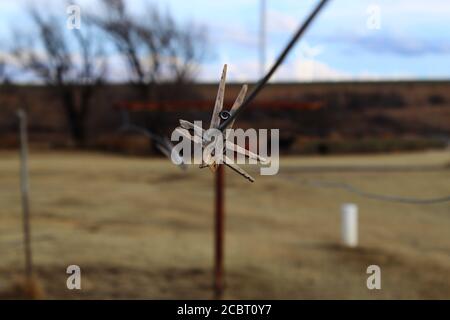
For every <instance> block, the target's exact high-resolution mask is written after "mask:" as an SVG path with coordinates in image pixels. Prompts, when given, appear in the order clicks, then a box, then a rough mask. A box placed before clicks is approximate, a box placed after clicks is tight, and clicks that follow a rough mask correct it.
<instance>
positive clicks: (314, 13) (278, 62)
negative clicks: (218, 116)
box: [219, 0, 329, 131]
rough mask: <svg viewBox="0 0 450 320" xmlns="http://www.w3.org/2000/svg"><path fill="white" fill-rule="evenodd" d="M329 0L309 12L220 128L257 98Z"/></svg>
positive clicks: (223, 128) (225, 126) (323, 0)
mask: <svg viewBox="0 0 450 320" xmlns="http://www.w3.org/2000/svg"><path fill="white" fill-rule="evenodd" d="M328 1H329V0H322V1H320V2H319V4H318V5H317V6H316V7H315V9H314V10H313V11H312V12H311V13H310V14H309V16H308V18H307V19H306V20H305V22H304V23H303V24H302V25H301V26H300V27H299V29H298V30H297V32H296V33H295V34H294V36H293V37H292V39H291V40H290V41H289V43H288V44H287V46H286V47H285V48H284V50H283V51H282V52H281V53H280V55H279V56H278V58H277V60H276V61H275V63H274V64H273V66H272V67H271V68H270V70H269V71H268V72H267V74H266V75H265V76H264V77H263V78H261V79H260V80H259V81H258V83H257V84H256V86H255V87H254V88H253V89H252V91H251V92H250V94H249V95H248V96H247V97H246V98H245V100H244V102H243V103H242V105H241V107H240V108H239V109H237V110H236V112H234V113H232V114H231V116H230V117H229V118H228V119H227V120H225V121H223V122H222V123H221V124H220V126H219V130H221V131H223V130H225V129H226V128H227V127H228V125H229V124H230V123H231V122H232V121H233V120H234V119H236V117H237V116H238V115H239V114H241V113H242V111H243V110H244V109H245V108H246V107H247V106H248V105H249V104H250V102H252V101H253V99H255V98H256V96H257V95H258V93H259V92H260V91H261V90H262V88H263V87H264V86H265V85H266V84H267V82H268V81H269V80H270V78H271V77H272V75H273V74H274V73H275V71H276V70H277V69H278V67H279V66H280V65H281V63H283V61H284V59H285V58H286V56H287V55H288V53H289V52H290V51H291V49H292V48H293V47H294V45H295V44H296V42H297V41H298V40H299V39H300V37H301V36H302V35H303V34H304V32H305V31H306V30H307V29H308V27H309V26H310V25H311V22H312V21H313V20H314V18H315V17H316V16H317V14H318V13H319V12H320V11H321V10H322V8H323V7H324V6H325V4H326V3H327V2H328Z"/></svg>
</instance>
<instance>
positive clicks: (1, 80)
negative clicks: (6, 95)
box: [0, 58, 11, 85]
mask: <svg viewBox="0 0 450 320" xmlns="http://www.w3.org/2000/svg"><path fill="white" fill-rule="evenodd" d="M6 67H7V64H6V62H5V61H4V59H2V58H0V85H3V84H9V83H10V82H11V79H10V75H9V73H8V71H7V70H6Z"/></svg>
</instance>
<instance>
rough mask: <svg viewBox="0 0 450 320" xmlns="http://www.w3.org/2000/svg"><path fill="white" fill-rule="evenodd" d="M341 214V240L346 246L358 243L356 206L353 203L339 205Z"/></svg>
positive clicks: (353, 245)
mask: <svg viewBox="0 0 450 320" xmlns="http://www.w3.org/2000/svg"><path fill="white" fill-rule="evenodd" d="M341 215H342V242H343V243H344V245H345V246H347V247H352V248H353V247H356V246H357V245H358V206H357V205H356V204H353V203H344V204H343V205H342V207H341Z"/></svg>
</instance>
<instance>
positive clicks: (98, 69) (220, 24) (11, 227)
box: [0, 0, 450, 299]
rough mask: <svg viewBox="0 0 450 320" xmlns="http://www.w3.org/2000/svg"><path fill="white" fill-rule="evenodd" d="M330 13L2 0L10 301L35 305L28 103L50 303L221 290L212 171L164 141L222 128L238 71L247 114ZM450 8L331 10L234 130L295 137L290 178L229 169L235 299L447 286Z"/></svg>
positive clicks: (287, 153) (229, 291) (2, 176)
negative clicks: (77, 286) (347, 234)
mask: <svg viewBox="0 0 450 320" xmlns="http://www.w3.org/2000/svg"><path fill="white" fill-rule="evenodd" d="M315 5H316V2H315V1H309V0H307V1H306V0H305V1H301V2H300V1H290V0H283V1H272V0H245V1H235V0H230V1H214V2H211V1H206V0H192V1H188V2H187V1H181V0H167V1H157V0H147V1H144V0H139V1H131V0H97V1H81V0H80V1H77V2H75V1H70V2H64V1H56V0H42V1H26V0H18V1H14V2H11V1H8V2H6V1H2V2H1V3H0V221H1V223H0V250H1V252H2V256H1V258H0V298H13V299H14V298H23V297H29V295H28V296H27V294H29V292H28V293H27V290H26V289H24V288H23V286H21V285H20V284H21V283H22V280H23V277H24V276H25V274H26V272H25V269H26V267H25V265H26V263H25V262H24V250H25V249H26V246H25V245H24V242H23V240H22V238H23V232H22V228H23V227H22V224H23V216H22V204H21V193H20V190H21V187H20V171H19V164H20V157H19V148H20V139H19V118H18V117H17V111H18V110H19V109H20V110H24V111H25V112H26V115H27V120H28V123H27V134H28V147H29V179H30V187H29V202H30V204H29V205H30V208H29V210H30V216H31V222H30V226H31V238H30V243H31V252H32V261H30V260H28V261H29V263H31V264H32V273H33V277H34V278H35V279H36V282H37V284H36V286H37V287H39V290H36V291H39V292H41V293H40V294H39V295H38V296H39V297H43V298H64V299H84V298H86V299H91V298H100V299H109V298H127V299H133V298H169V299H174V298H193V299H195V298H201V299H208V298H212V297H214V294H213V292H214V290H213V283H214V281H213V279H214V277H213V274H214V273H213V265H214V221H215V220H214V200H215V194H214V190H215V189H214V181H215V180H214V175H213V174H211V173H210V172H209V170H198V168H196V167H194V166H190V167H188V168H187V170H181V169H180V168H178V167H176V166H175V165H173V164H172V163H171V162H170V160H169V159H167V158H165V157H164V156H163V155H162V152H161V151H163V152H164V150H166V149H167V148H168V145H167V144H164V143H162V144H161V141H162V140H163V139H164V137H170V135H171V133H172V131H173V130H174V128H175V127H176V126H177V125H178V121H179V119H186V120H189V121H194V120H202V121H203V122H204V123H209V118H210V116H211V112H212V108H213V105H214V100H215V97H216V94H217V86H218V81H219V78H220V74H221V70H222V67H223V65H224V64H227V65H228V77H227V87H226V93H225V108H227V109H228V108H230V107H231V105H232V103H233V101H234V99H235V97H236V96H237V95H238V92H239V90H240V88H241V86H242V84H243V83H247V84H248V85H249V87H250V89H251V88H252V86H253V85H254V83H255V82H256V81H257V80H258V79H259V78H260V77H261V76H262V75H263V74H264V73H265V71H267V70H268V69H269V68H270V66H271V65H272V64H273V62H274V60H275V59H276V57H277V55H278V54H279V53H280V52H281V50H282V49H283V48H284V46H285V45H286V43H287V42H288V41H289V39H290V37H291V35H292V34H293V32H295V30H296V28H297V27H298V26H299V25H300V24H301V22H302V21H303V20H304V19H305V18H306V17H307V15H308V14H309V12H310V11H311V10H312V9H313V7H314V6H315ZM449 15H450V4H448V3H446V1H444V0H432V1H427V2H426V3H424V2H422V1H418V0H417V1H403V0H402V1H396V2H395V3H392V2H391V1H381V0H380V1H365V0H364V1H358V3H356V2H354V1H350V0H333V1H331V2H330V3H329V4H328V5H327V6H326V7H325V9H324V10H323V12H321V14H320V15H319V16H318V18H317V19H316V20H315V21H314V22H313V24H312V26H311V28H310V29H309V30H308V31H307V33H306V34H305V36H304V37H303V38H302V40H301V41H300V42H299V43H298V44H297V45H296V46H295V48H294V49H293V51H292V52H291V53H290V55H289V56H288V57H287V60H286V61H285V63H284V64H283V65H282V66H281V67H280V69H279V70H278V71H277V72H276V73H275V75H274V77H273V79H272V80H271V81H270V83H269V84H268V85H267V87H266V88H265V89H264V90H263V91H262V92H261V93H260V94H259V95H258V97H257V98H256V100H255V101H254V102H253V103H252V104H251V106H250V107H249V108H248V109H247V110H246V111H245V112H244V113H243V115H241V116H240V117H239V118H238V121H237V123H236V127H239V128H244V129H247V128H256V129H259V128H261V129H263V128H264V129H272V128H273V129H279V130H280V152H281V155H282V156H281V158H280V172H279V174H277V175H275V176H260V175H259V174H258V173H259V170H258V168H257V166H247V167H246V170H248V171H249V172H250V173H251V174H252V175H253V176H254V177H255V178H256V182H255V183H253V184H252V185H250V184H249V183H248V182H247V181H245V180H244V179H242V177H240V176H237V175H236V174H235V173H233V172H231V171H229V170H228V169H226V170H225V172H226V174H225V182H224V196H225V198H224V208H225V229H224V234H225V254H224V275H223V276H224V288H225V289H224V290H223V292H222V294H221V297H222V298H246V299H252V298H255V299H256V298H267V299H278V298H284V299H303V298H309V299H319V298H325V299H330V298H331V299H336V298H343V299H354V298H364V299H378V298H402V299H409V298H415V299H426V298H438V299H448V298H450V233H449V230H450V202H449V201H448V196H449V195H450V179H449V178H450V154H449V143H450V80H449V79H450V74H449V70H450V59H449V58H450V32H449V31H448V30H450V28H449V24H450V21H449V20H448V17H449ZM130 124H131V125H133V126H136V127H138V128H139V130H125V129H127V126H128V127H129V125H130ZM143 130H145V131H146V132H147V135H145V134H142V131H143ZM149 136H150V138H149ZM155 137H156V138H155ZM165 148H166V149H165ZM373 195H376V196H373ZM446 197H447V198H446ZM426 199H428V200H430V199H431V200H437V201H428V202H427V201H423V200H426ZM445 199H447V200H445ZM344 203H354V204H356V205H357V206H358V210H359V216H358V229H359V240H358V244H357V246H356V247H351V248H350V247H348V246H345V245H344V244H343V243H342V240H341V223H342V221H341V212H340V208H341V205H342V204H344ZM28 257H29V256H28ZM69 265H78V266H80V268H81V272H82V289H81V290H69V289H67V286H66V280H67V277H68V276H69V275H68V274H67V273H66V268H67V266H69ZM370 265H378V266H380V268H381V274H382V276H381V277H382V278H381V279H382V289H381V290H369V289H368V288H367V286H366V280H367V277H368V276H369V275H368V274H367V273H366V269H367V267H368V266H370ZM216 297H217V296H216Z"/></svg>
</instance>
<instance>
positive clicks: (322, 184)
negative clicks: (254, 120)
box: [279, 175, 450, 205]
mask: <svg viewBox="0 0 450 320" xmlns="http://www.w3.org/2000/svg"><path fill="white" fill-rule="evenodd" d="M279 177H280V178H282V179H284V180H288V181H290V182H293V183H295V184H297V185H302V186H309V187H316V188H324V189H341V190H344V191H347V192H350V193H354V194H357V195H359V196H362V197H365V198H369V199H373V200H379V201H387V202H397V203H410V204H425V205H426V204H436V203H443V202H450V196H443V197H438V198H429V199H420V198H413V197H403V196H397V195H390V194H378V193H372V192H367V191H364V190H362V189H360V188H357V187H355V186H353V185H351V184H349V183H345V182H338V181H326V180H307V179H296V178H294V177H288V176H282V175H279Z"/></svg>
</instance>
